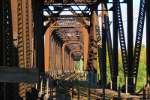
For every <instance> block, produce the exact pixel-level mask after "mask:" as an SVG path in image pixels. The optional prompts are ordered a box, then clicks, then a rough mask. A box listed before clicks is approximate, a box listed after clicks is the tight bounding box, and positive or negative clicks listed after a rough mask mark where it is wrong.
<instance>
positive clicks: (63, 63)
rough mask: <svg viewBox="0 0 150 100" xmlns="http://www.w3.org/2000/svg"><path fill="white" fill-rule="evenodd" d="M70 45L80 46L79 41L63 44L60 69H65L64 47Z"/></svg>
mask: <svg viewBox="0 0 150 100" xmlns="http://www.w3.org/2000/svg"><path fill="white" fill-rule="evenodd" d="M71 44H80V42H79V41H68V42H66V43H64V44H63V45H62V69H65V60H64V59H65V58H64V57H65V54H64V52H65V47H66V46H67V45H71Z"/></svg>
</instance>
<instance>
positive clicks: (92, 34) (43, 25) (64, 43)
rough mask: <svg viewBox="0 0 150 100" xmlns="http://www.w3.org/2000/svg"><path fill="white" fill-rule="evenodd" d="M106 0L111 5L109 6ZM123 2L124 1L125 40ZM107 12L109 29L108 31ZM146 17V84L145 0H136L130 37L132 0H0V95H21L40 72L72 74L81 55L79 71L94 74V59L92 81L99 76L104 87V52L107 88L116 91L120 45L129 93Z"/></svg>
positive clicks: (149, 55) (149, 0)
mask: <svg viewBox="0 0 150 100" xmlns="http://www.w3.org/2000/svg"><path fill="white" fill-rule="evenodd" d="M107 4H111V5H112V6H111V7H110V8H108V7H107ZM122 4H126V5H127V29H126V30H127V41H126V39H125V32H124V30H125V28H124V25H123V21H122V13H125V12H122V11H121V5H122ZM108 12H112V13H113V16H109V14H108ZM110 17H112V18H113V22H112V24H113V31H110V30H111V29H110V21H109V18H110ZM145 18H146V20H145ZM145 22H146V68H147V84H149V82H150V61H149V60H150V28H149V27H150V0H140V8H139V16H138V24H137V30H136V40H135V41H133V0H122V1H120V0H0V66H1V67H0V81H1V83H0V97H2V98H3V99H4V100H10V98H11V99H12V98H13V99H12V100H16V99H14V98H17V97H18V95H19V96H20V98H21V97H22V98H26V95H25V94H26V92H27V91H28V90H29V89H30V88H32V87H34V85H33V84H34V83H41V82H42V80H43V79H44V78H45V77H46V79H49V80H52V79H54V80H55V78H56V77H58V76H63V75H65V74H66V73H69V75H72V74H73V73H74V72H75V63H76V62H77V61H79V60H80V59H82V60H83V70H84V71H86V72H87V73H93V74H89V75H92V76H91V77H96V73H97V72H98V69H97V66H98V65H97V59H98V58H99V62H98V63H99V66H100V74H101V75H100V76H101V80H98V79H96V78H93V80H92V81H95V82H96V81H97V82H98V81H101V82H102V83H103V86H104V87H106V84H107V77H106V76H107V75H106V72H107V70H106V52H108V58H109V66H110V74H111V80H112V90H117V79H118V78H117V77H118V48H119V45H120V49H121V55H122V65H123V66H122V67H123V71H124V78H125V83H126V90H127V91H128V92H129V93H134V92H135V88H136V83H137V73H138V67H139V59H140V51H141V44H142V36H143V28H144V23H145ZM111 32H112V33H111ZM111 34H113V35H112V37H111ZM118 40H119V43H118ZM133 44H134V45H135V46H134V45H133ZM139 71H140V70H139ZM49 82H51V81H49ZM43 84H44V83H43ZM39 87H40V84H37V88H39Z"/></svg>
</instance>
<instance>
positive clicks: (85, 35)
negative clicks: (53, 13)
mask: <svg viewBox="0 0 150 100" xmlns="http://www.w3.org/2000/svg"><path fill="white" fill-rule="evenodd" d="M56 24H57V23H56V22H54V23H53V24H51V25H50V26H49V28H48V29H47V30H46V32H45V72H46V73H47V72H48V70H49V55H50V54H49V52H50V48H49V46H50V36H51V34H52V32H53V31H54V30H56V28H51V27H52V26H54V25H56ZM79 30H80V32H81V33H82V37H83V39H82V40H83V48H84V50H83V51H84V70H86V69H87V58H88V41H89V40H88V38H89V34H88V31H87V29H86V28H79Z"/></svg>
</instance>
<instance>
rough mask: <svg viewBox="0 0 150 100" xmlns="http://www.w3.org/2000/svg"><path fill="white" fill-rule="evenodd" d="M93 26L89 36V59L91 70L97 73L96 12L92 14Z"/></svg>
mask: <svg viewBox="0 0 150 100" xmlns="http://www.w3.org/2000/svg"><path fill="white" fill-rule="evenodd" d="M90 22H91V26H90V35H89V45H90V46H89V58H88V68H89V70H93V71H97V53H98V50H97V36H96V34H97V31H96V26H97V14H96V11H92V13H91V21H90Z"/></svg>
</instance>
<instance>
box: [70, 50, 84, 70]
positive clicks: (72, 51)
mask: <svg viewBox="0 0 150 100" xmlns="http://www.w3.org/2000/svg"><path fill="white" fill-rule="evenodd" d="M74 52H81V50H80V49H73V50H71V51H70V52H69V65H70V71H71V69H73V68H72V67H73V66H72V61H71V60H72V54H73V53H74Z"/></svg>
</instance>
